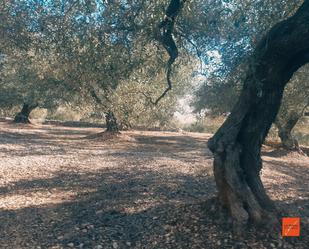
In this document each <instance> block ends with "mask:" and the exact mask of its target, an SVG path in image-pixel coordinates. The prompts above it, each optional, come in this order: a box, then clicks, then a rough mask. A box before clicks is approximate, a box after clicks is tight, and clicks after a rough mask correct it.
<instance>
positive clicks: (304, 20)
mask: <svg viewBox="0 0 309 249" xmlns="http://www.w3.org/2000/svg"><path fill="white" fill-rule="evenodd" d="M308 27H309V0H306V1H305V2H304V4H303V5H302V6H301V7H300V9H299V10H298V11H297V13H296V14H295V15H294V16H293V17H291V18H289V19H287V20H285V21H283V22H280V23H279V24H277V25H275V26H274V27H273V28H272V29H271V30H270V31H269V32H268V34H267V35H266V37H265V38H264V39H263V40H262V41H261V43H260V44H259V45H258V46H257V48H256V50H255V53H254V56H253V58H254V61H253V62H252V63H251V67H250V70H249V71H248V73H247V77H246V80H245V82H244V88H243V90H242V93H241V96H240V98H239V100H238V102H237V104H236V105H235V107H234V108H233V111H232V112H231V114H230V115H229V117H228V118H227V120H226V121H225V123H224V124H223V125H222V126H221V127H220V129H219V130H218V131H217V133H216V134H215V135H214V136H213V137H212V138H211V139H210V140H209V142H208V147H209V149H210V150H211V151H212V152H213V153H214V175H215V180H216V184H217V188H218V195H219V200H220V201H221V203H222V204H223V205H224V206H225V207H227V208H228V209H229V210H230V212H231V215H232V217H233V220H234V224H235V228H239V227H242V226H243V224H245V223H247V222H248V221H253V222H258V223H259V222H263V221H270V220H272V221H274V222H275V221H277V215H276V214H277V212H276V209H275V206H274V204H273V202H272V201H271V200H270V198H269V197H268V195H267V194H266V191H265V188H264V186H263V184H262V181H261V178H260V171H261V169H262V160H261V146H262V143H263V141H264V139H265V137H266V135H267V133H268V131H269V129H270V127H271V124H272V123H273V121H274V119H275V117H276V114H277V112H278V109H279V106H280V102H281V99H282V95H283V90H284V87H285V85H286V83H287V82H288V81H289V80H290V78H291V77H292V75H293V74H294V72H295V71H297V70H298V68H299V67H301V66H302V65H304V64H306V63H308V62H309V28H308ZM236 231H237V230H236Z"/></svg>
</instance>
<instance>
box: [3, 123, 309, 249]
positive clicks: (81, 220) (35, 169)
mask: <svg viewBox="0 0 309 249" xmlns="http://www.w3.org/2000/svg"><path fill="white" fill-rule="evenodd" d="M101 131H102V129H100V128H72V127H63V126H53V125H27V126H23V125H14V124H10V123H8V122H0V248H8V249H19V248H36V249H38V248H54V249H56V248H96V249H100V248H101V249H105V248H106V249H108V248H112V249H117V248H138V249H140V248H145V249H148V248H162V249H168V248H171V249H174V248H175V249H176V248H183V249H191V248H205V249H208V248H209V249H212V248H254V249H256V248H257V249H259V248H309V246H308V245H309V235H308V231H309V229H308V224H309V220H308V218H309V195H308V193H309V191H308V190H309V186H308V185H309V174H308V173H309V158H308V157H307V156H306V155H301V154H298V153H288V152H287V151H284V150H279V149H273V148H271V147H264V152H263V160H264V168H263V173H262V178H263V182H264V184H265V186H266V188H267V190H268V193H269V195H270V196H271V198H272V199H273V200H274V201H275V202H276V205H277V207H278V208H279V209H280V210H284V213H285V214H286V215H287V216H290V217H294V216H296V217H301V236H300V237H296V238H281V237H280V236H279V235H278V234H277V232H275V229H274V232H273V233H272V232H269V233H265V232H263V230H262V229H261V230H256V229H255V228H250V227H248V228H246V229H245V230H246V233H245V234H244V236H243V238H242V239H239V238H238V239H237V238H235V237H234V236H233V235H232V233H231V224H230V219H229V218H228V216H227V215H226V214H224V213H223V212H221V211H220V210H219V206H218V204H217V202H216V199H215V198H214V197H215V196H216V189H215V184H214V178H213V173H212V160H213V159H212V154H211V153H210V151H209V150H208V149H207V148H206V142H207V139H208V138H209V137H210V135H207V134H197V133H172V132H150V131H129V132H123V133H122V135H121V136H119V137H118V138H116V139H112V140H109V141H104V140H103V139H100V138H93V136H92V138H91V139H90V138H87V136H89V135H92V134H95V133H98V132H101Z"/></svg>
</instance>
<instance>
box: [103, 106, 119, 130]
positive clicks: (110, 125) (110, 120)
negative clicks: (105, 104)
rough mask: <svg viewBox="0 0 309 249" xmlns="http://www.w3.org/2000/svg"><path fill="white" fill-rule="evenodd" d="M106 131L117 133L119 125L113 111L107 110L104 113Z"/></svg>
mask: <svg viewBox="0 0 309 249" xmlns="http://www.w3.org/2000/svg"><path fill="white" fill-rule="evenodd" d="M105 122H106V131H107V132H111V133H119V126H118V123H117V119H116V117H115V115H114V113H113V112H112V111H111V110H109V111H108V112H106V114H105Z"/></svg>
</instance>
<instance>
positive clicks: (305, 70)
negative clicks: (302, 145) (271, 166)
mask: <svg viewBox="0 0 309 249" xmlns="http://www.w3.org/2000/svg"><path fill="white" fill-rule="evenodd" d="M308 76H309V66H308V65H306V66H304V67H302V68H301V69H300V70H298V71H297V72H296V73H295V75H294V76H293V78H292V80H291V82H290V83H289V84H287V86H286V89H285V91H284V95H283V99H282V103H281V107H280V110H279V113H278V115H277V118H276V120H275V124H276V126H277V127H278V136H279V137H280V139H281V143H282V145H283V146H284V147H285V148H287V149H299V145H298V141H297V140H296V138H293V136H292V130H293V128H294V127H295V125H296V124H297V122H298V121H299V119H300V118H301V117H302V116H303V115H304V113H305V111H306V109H307V107H308V105H309V80H308Z"/></svg>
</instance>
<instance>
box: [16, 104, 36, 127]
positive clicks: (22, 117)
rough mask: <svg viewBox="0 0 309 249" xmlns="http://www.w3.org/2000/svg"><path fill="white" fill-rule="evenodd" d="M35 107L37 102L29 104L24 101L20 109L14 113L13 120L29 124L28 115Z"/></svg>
mask: <svg viewBox="0 0 309 249" xmlns="http://www.w3.org/2000/svg"><path fill="white" fill-rule="evenodd" d="M37 107H38V104H34V105H29V104H27V103H24V105H23V108H22V109H21V111H20V112H19V113H17V114H16V116H15V118H14V122H15V123H23V124H30V119H29V115H30V113H31V112H32V111H33V110H34V109H35V108H37Z"/></svg>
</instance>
